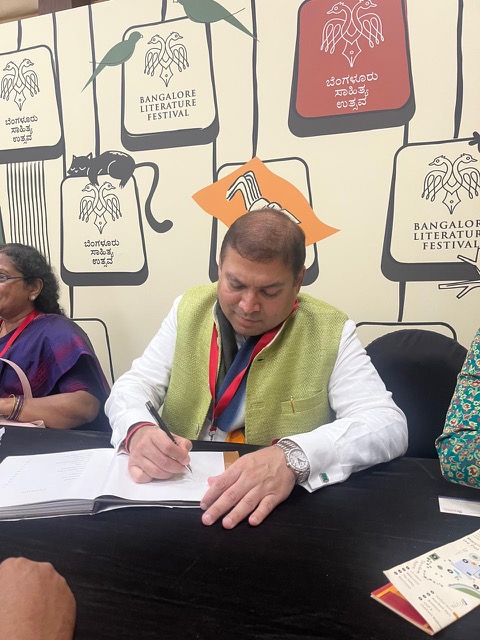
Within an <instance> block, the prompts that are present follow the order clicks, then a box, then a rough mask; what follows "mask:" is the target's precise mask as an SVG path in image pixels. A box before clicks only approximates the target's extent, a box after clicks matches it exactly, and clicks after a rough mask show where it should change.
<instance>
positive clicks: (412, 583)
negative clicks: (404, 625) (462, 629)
mask: <svg viewBox="0 0 480 640" xmlns="http://www.w3.org/2000/svg"><path fill="white" fill-rule="evenodd" d="M384 573H385V575H386V576H387V578H388V579H389V580H390V582H389V583H388V584H386V585H385V586H384V587H381V588H380V589H376V590H375V591H374V592H373V593H372V594H371V595H372V597H373V598H375V599H376V600H378V601H379V602H381V603H382V604H383V605H385V606H386V607H388V608H389V609H391V610H392V611H395V613H398V614H399V615H401V616H402V617H403V618H405V619H406V620H408V621H409V622H411V623H412V624H414V625H416V626H417V627H419V628H420V629H422V630H423V631H425V632H426V633H428V634H429V635H433V634H434V633H437V631H440V630H441V629H444V628H445V627H446V626H448V625H449V624H451V623H452V622H455V620H458V618H460V617H461V616H464V615H465V614H466V613H468V612H469V611H471V610H472V609H474V608H475V607H478V605H479V604H480V529H479V530H478V531H474V532H473V533H472V534H470V535H469V536H465V537H464V538H460V540H455V541H454V542H450V543H448V544H446V545H444V546H443V547H438V549H434V550H433V551H430V552H429V553H425V554H423V555H421V556H418V558H414V559H413V560H409V561H408V562H405V563H403V564H400V565H398V566H397V567H393V569H390V570H389V571H384Z"/></svg>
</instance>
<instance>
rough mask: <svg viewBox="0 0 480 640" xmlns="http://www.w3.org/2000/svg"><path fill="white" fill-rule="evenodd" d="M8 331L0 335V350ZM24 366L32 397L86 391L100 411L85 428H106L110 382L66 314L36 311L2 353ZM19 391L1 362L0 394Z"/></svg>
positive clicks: (86, 339)
mask: <svg viewBox="0 0 480 640" xmlns="http://www.w3.org/2000/svg"><path fill="white" fill-rule="evenodd" d="M11 335H12V334H11V333H9V334H7V335H6V336H4V337H3V338H0V352H1V351H2V349H3V348H4V346H5V345H6V344H7V342H8V339H9V338H10V337H11ZM3 357H4V358H7V360H12V361H13V362H15V363H16V364H18V366H19V367H21V368H22V369H23V371H24V372H25V375H26V376H27V378H28V380H29V382H30V385H31V387H32V394H33V397H37V398H39V397H44V396H50V395H54V394H57V393H69V392H74V391H79V390H83V391H88V392H89V393H91V394H92V395H94V396H95V397H96V398H98V400H99V401H100V403H101V408H100V412H99V415H98V416H97V418H96V419H95V420H94V421H93V422H92V423H89V424H88V425H86V427H85V428H89V429H96V430H102V431H104V430H107V429H109V426H108V421H107V419H106V416H105V415H104V413H103V405H104V403H105V400H106V398H107V396H108V394H109V386H108V383H107V381H106V379H105V376H104V374H103V372H102V369H101V367H100V363H99V362H98V360H97V357H96V355H95V352H94V350H93V347H92V345H91V344H90V340H89V339H88V337H87V335H86V334H85V332H84V331H83V330H82V329H81V328H80V327H79V326H77V325H76V324H75V323H74V322H73V321H72V320H69V319H68V318H66V317H65V316H61V315H57V314H51V313H46V314H43V315H39V316H38V317H37V318H35V320H33V322H31V323H30V324H29V325H28V326H27V327H26V328H25V329H24V330H23V331H22V333H21V334H20V335H19V336H18V338H17V339H16V340H15V342H14V343H13V344H12V345H11V346H10V348H9V349H8V350H7V351H6V352H5V354H4V355H3ZM12 393H13V394H17V395H18V394H21V393H22V388H21V385H20V382H19V380H18V377H17V375H16V373H15V371H13V369H12V368H11V367H9V366H8V365H5V364H3V363H1V362H0V396H1V397H6V396H9V395H10V394H12Z"/></svg>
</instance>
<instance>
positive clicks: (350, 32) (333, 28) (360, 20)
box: [320, 0, 384, 67]
mask: <svg viewBox="0 0 480 640" xmlns="http://www.w3.org/2000/svg"><path fill="white" fill-rule="evenodd" d="M376 6H377V5H376V4H375V3H374V2H373V1H372V0H359V1H358V2H357V3H356V4H355V5H354V6H353V7H350V6H349V5H347V4H346V3H345V2H336V3H335V4H334V5H333V6H332V8H331V9H329V11H327V15H333V16H334V17H333V18H331V19H330V20H329V21H328V22H326V23H325V25H324V27H323V32H322V44H321V47H320V50H321V51H325V53H330V54H334V53H335V49H336V47H337V44H339V43H341V42H343V43H344V47H343V51H342V55H343V56H344V57H345V58H346V59H347V60H348V64H349V65H350V67H353V65H354V64H355V60H356V59H357V57H358V56H359V55H360V53H361V52H362V47H361V46H360V43H363V39H365V40H366V41H367V44H368V46H369V47H370V48H371V49H373V47H375V46H377V45H379V44H380V43H381V42H383V41H384V37H383V26H382V20H381V18H380V16H379V15H378V14H377V13H375V12H367V13H363V12H365V11H368V9H371V8H372V7H376ZM360 12H362V13H360Z"/></svg>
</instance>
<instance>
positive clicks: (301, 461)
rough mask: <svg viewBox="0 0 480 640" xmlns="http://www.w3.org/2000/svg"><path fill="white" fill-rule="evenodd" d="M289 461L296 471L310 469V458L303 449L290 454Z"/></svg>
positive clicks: (293, 450)
mask: <svg viewBox="0 0 480 640" xmlns="http://www.w3.org/2000/svg"><path fill="white" fill-rule="evenodd" d="M288 461H289V463H290V464H291V465H292V467H293V468H294V469H295V470H296V471H300V472H301V471H306V469H308V458H307V456H306V455H305V454H304V453H303V451H302V450H301V449H292V451H289V452H288Z"/></svg>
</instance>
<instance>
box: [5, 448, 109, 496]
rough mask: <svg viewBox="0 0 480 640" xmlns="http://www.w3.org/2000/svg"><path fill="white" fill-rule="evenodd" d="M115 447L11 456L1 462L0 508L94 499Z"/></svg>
mask: <svg viewBox="0 0 480 640" xmlns="http://www.w3.org/2000/svg"><path fill="white" fill-rule="evenodd" d="M114 457H116V453H115V450H114V449H82V450H81V451H64V452H61V453H46V454H37V455H33V456H11V457H8V458H5V460H4V461H3V462H2V463H1V464H0V508H2V507H10V506H14V505H23V504H34V503H38V502H49V501H52V500H69V499H81V500H92V501H93V500H94V499H95V498H96V497H97V495H98V492H99V490H100V488H101V486H102V484H103V482H104V479H105V475H106V473H107V470H108V467H109V465H110V463H111V461H112V459H113V458H114Z"/></svg>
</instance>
